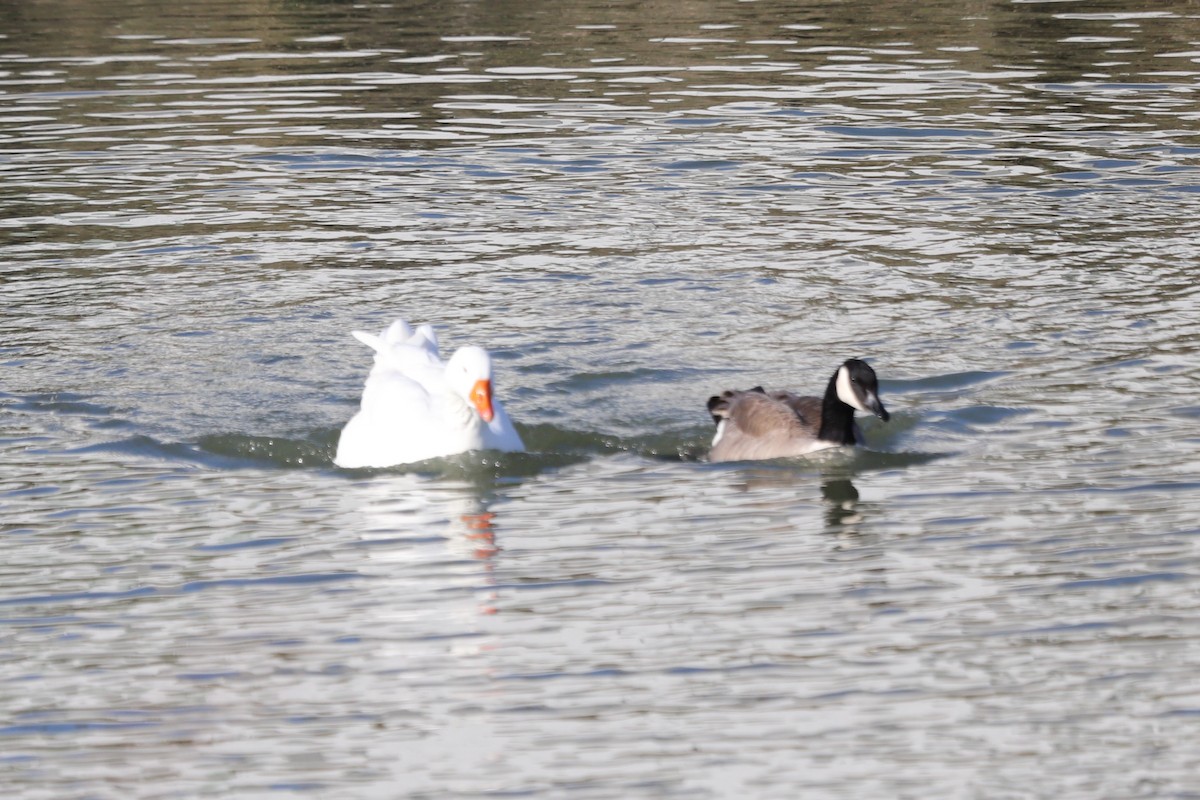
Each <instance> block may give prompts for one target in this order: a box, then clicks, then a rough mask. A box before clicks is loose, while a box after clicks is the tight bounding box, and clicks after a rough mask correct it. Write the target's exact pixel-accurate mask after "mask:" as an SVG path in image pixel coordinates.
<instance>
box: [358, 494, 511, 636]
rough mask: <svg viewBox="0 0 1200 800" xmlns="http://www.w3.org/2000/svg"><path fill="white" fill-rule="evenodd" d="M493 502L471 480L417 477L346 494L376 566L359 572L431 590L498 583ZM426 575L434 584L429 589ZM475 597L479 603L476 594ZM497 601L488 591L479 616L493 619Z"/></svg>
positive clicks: (489, 585) (488, 495) (361, 538)
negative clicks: (407, 578)
mask: <svg viewBox="0 0 1200 800" xmlns="http://www.w3.org/2000/svg"><path fill="white" fill-rule="evenodd" d="M493 500H494V498H493V496H492V495H491V494H490V493H489V492H486V491H481V490H480V489H479V487H477V486H473V485H471V484H470V483H463V482H442V481H434V480H430V479H429V478H427V477H425V476H421V475H414V474H388V475H377V476H374V477H373V478H371V479H369V480H367V481H364V482H361V483H356V484H353V485H352V487H350V490H349V491H347V492H346V493H345V494H344V495H343V502H344V503H345V504H346V505H348V506H352V508H350V509H348V510H349V511H350V512H351V519H352V520H353V522H352V524H354V526H355V527H356V528H357V535H358V537H359V541H360V545H361V546H362V547H363V548H364V549H365V552H366V554H367V559H368V560H369V561H370V562H371V563H372V564H373V565H374V566H375V567H376V569H374V570H372V569H369V568H368V569H366V570H364V571H366V572H368V573H370V572H374V573H375V574H378V575H380V576H383V577H388V578H391V579H394V578H399V577H405V576H410V577H412V579H413V583H414V588H417V589H419V588H422V587H424V588H426V589H427V590H430V589H431V590H432V591H435V592H439V591H442V590H444V589H447V588H452V587H455V586H463V585H464V584H466V587H465V588H471V587H473V588H475V589H485V590H486V589H487V588H488V587H492V586H494V585H495V583H496V578H495V574H494V570H495V563H494V560H495V557H496V555H497V553H499V552H500V546H499V544H498V543H497V538H496V525H497V521H498V518H497V514H496V512H495V511H494V510H492V509H491V507H490V505H491V503H492V502H493ZM431 578H434V579H436V580H437V581H438V584H437V585H436V586H433V587H429V581H430V579H431ZM472 596H474V597H475V598H476V599H480V598H481V595H480V594H479V593H478V592H476V593H473V595H472ZM494 602H495V592H494V591H487V592H486V593H485V594H484V595H483V596H482V599H481V604H480V605H479V606H478V607H477V608H476V611H477V612H479V613H484V614H494V613H495V611H496V609H495V606H494Z"/></svg>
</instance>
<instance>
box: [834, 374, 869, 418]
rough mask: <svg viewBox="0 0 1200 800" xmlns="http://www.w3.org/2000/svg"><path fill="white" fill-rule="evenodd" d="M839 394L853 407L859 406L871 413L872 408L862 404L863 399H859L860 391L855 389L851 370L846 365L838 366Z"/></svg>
mask: <svg viewBox="0 0 1200 800" xmlns="http://www.w3.org/2000/svg"><path fill="white" fill-rule="evenodd" d="M837 396H838V399H839V400H841V401H842V402H843V403H845V404H846V405H848V406H850V407H851V408H857V409H858V410H859V411H862V412H863V413H866V414H870V413H871V410H870V409H868V408H867V407H866V406H864V405H863V404H862V400H859V399H858V393H857V392H855V391H854V385H853V384H852V383H850V371H849V370H848V369H846V368H845V367H844V366H842V367H838V376H837Z"/></svg>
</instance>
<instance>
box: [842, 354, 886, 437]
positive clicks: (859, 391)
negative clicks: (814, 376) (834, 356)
mask: <svg viewBox="0 0 1200 800" xmlns="http://www.w3.org/2000/svg"><path fill="white" fill-rule="evenodd" d="M834 383H835V385H836V386H837V397H838V399H839V400H841V401H842V402H843V403H845V404H846V405H848V406H850V407H851V408H855V409H858V410H859V411H862V412H864V413H867V414H874V415H875V416H877V417H879V418H880V419H881V420H883V421H884V422H887V421H888V420H889V419H890V418H891V416H892V415H891V414H889V413H888V411H887V409H886V408H884V407H883V403H882V402H880V400H879V379H878V378H876V377H875V370H873V369H871V366H870V365H869V364H868V363H867V362H865V361H860V360H859V359H857V358H850V359H847V360H846V362H845V363H844V364H842V365H841V366H840V367H838V371H837V373H836V374H835V375H834Z"/></svg>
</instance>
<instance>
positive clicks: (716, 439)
mask: <svg viewBox="0 0 1200 800" xmlns="http://www.w3.org/2000/svg"><path fill="white" fill-rule="evenodd" d="M726 422H728V420H724V419H723V420H721V421H720V422H718V423H717V435H716V436H714V437H713V443H712V446H713V447H716V446H717V442H719V441H721V437H722V436H724V435H725V423H726Z"/></svg>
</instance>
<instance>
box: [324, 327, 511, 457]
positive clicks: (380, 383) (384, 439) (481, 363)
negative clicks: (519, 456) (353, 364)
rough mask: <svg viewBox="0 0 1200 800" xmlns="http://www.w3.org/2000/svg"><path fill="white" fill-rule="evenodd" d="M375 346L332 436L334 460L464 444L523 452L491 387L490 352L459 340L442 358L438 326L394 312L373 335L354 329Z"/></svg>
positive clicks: (444, 451) (430, 451) (447, 449)
mask: <svg viewBox="0 0 1200 800" xmlns="http://www.w3.org/2000/svg"><path fill="white" fill-rule="evenodd" d="M353 334H354V338H356V339H358V340H359V341H360V342H362V343H363V344H365V345H367V346H368V347H370V348H371V349H373V350H374V351H375V366H374V367H372V369H371V372H370V374H369V375H367V382H366V386H364V387H363V396H362V407H361V408H360V409H359V411H358V413H357V414H355V415H354V416H353V417H352V418H351V419H350V421H349V422H347V423H346V427H345V428H343V429H342V435H341V437H340V438H339V440H338V447H337V455H336V456H335V457H334V459H333V463H335V464H337V465H338V466H339V467H348V468H352V469H355V468H361V467H390V466H393V465H395V464H409V463H412V462H415V461H424V460H425V459H427V458H438V457H441V456H450V455H455V454H456V453H463V452H466V451H468V450H501V451H504V452H522V451H524V449H525V445H524V444H522V442H521V437H520V435H518V434H517V431H516V428H514V427H513V424H512V422H511V421H510V420H509V418H508V414H506V413H505V412H504V406H503V405H502V404H501V403H500V400H499V399H497V398H496V397H494V396H493V394H492V360H491V358H490V357H489V356H488V354H487V351H486V350H484V349H483V348H481V347H463V348H460V349H459V350H457V351H455V353H454V355H452V356H451V357H450V360H449V361H447V362H446V363H444V364H443V363H442V360H441V359H440V358H438V341H437V334H436V333H434V331H433V328H431V327H429V326H428V325H422V326H420V327H418V328H417V329H416V330H414V329H413V328H412V327H410V326H409V325H408V323H406V322H405V321H404V320H396V321H395V322H393V323H392V324H391V326H390V327H388V328H387V329H386V330H384V331H383V333H381V334H380V335H379V336H374V335H372V334H369V333H364V332H362V331H354V332H353Z"/></svg>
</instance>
